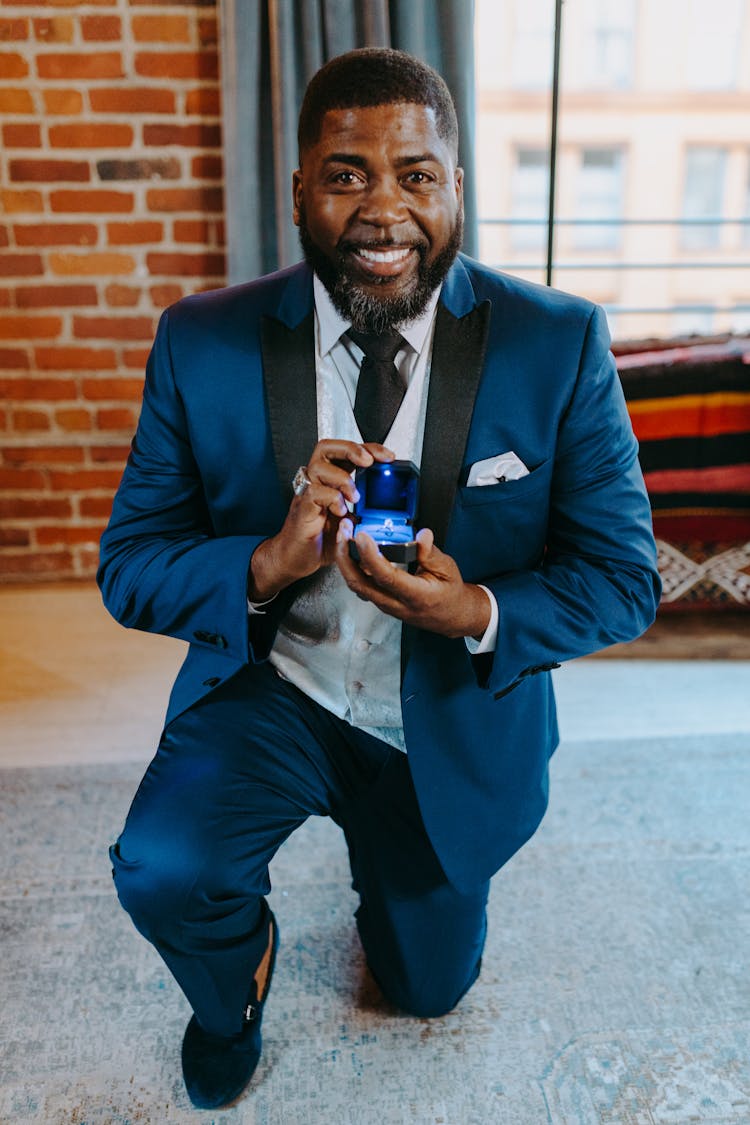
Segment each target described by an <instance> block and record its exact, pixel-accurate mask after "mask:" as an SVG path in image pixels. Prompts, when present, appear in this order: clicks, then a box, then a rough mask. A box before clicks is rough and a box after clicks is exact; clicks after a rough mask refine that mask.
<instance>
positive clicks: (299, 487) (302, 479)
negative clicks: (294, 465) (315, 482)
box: [292, 465, 312, 496]
mask: <svg viewBox="0 0 750 1125" xmlns="http://www.w3.org/2000/svg"><path fill="white" fill-rule="evenodd" d="M311 484H312V481H311V480H310V478H309V476H308V475H307V465H300V467H299V468H298V469H297V472H296V473H295V474H294V476H293V477H292V492H293V493H294V495H295V496H304V494H305V493H306V492H307V490H308V488H309V487H310V485H311Z"/></svg>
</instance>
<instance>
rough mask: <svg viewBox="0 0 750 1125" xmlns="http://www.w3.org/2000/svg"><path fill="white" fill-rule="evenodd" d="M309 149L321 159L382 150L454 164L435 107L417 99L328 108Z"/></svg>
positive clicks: (388, 154)
mask: <svg viewBox="0 0 750 1125" xmlns="http://www.w3.org/2000/svg"><path fill="white" fill-rule="evenodd" d="M309 152H310V154H311V155H312V154H314V155H316V156H318V157H321V158H325V156H326V155H328V154H329V153H334V152H339V153H350V154H352V155H355V154H357V153H359V154H363V155H364V154H372V153H374V152H379V153H381V154H383V155H385V156H390V157H391V158H393V157H397V156H405V155H408V156H424V155H427V154H430V155H431V156H432V157H433V158H434V159H436V160H438V161H440V162H441V163H444V164H446V165H449V166H452V165H453V163H454V161H453V158H452V155H451V151H450V148H449V146H448V145H447V144H446V142H445V141H444V140H443V138H442V137H441V136H440V134H439V132H438V128H437V120H436V117H435V111H434V109H433V108H432V106H428V105H418V104H415V103H414V102H388V103H386V104H385V105H375V106H353V107H351V108H348V109H329V110H328V111H327V112H326V113H325V114H324V116H323V120H322V122H321V127H320V136H319V138H318V140H317V141H316V143H315V144H314V145H312V146H311V148H310V150H309Z"/></svg>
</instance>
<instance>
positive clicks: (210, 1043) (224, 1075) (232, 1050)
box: [182, 912, 279, 1109]
mask: <svg viewBox="0 0 750 1125" xmlns="http://www.w3.org/2000/svg"><path fill="white" fill-rule="evenodd" d="M269 914H270V920H271V925H272V927H273V942H272V945H271V960H270V962H269V965H268V976H267V977H266V987H265V991H264V993H263V999H262V1000H260V1001H259V1000H257V999H256V995H255V987H256V986H255V981H253V985H252V992H251V996H250V1001H249V1003H248V1005H247V1009H246V1011H245V1025H244V1027H243V1028H242V1031H241V1032H240V1033H239V1034H238V1035H230V1036H223V1035H211V1033H210V1032H208V1031H204V1030H203V1028H202V1027H201V1025H200V1024H199V1023H198V1020H197V1019H196V1018H195V1016H193V1017H192V1019H191V1020H190V1023H189V1024H188V1025H187V1028H186V1030H185V1038H184V1039H183V1041H182V1076H183V1078H184V1079H185V1086H186V1088H187V1092H188V1095H189V1097H190V1101H191V1102H192V1103H193V1105H194V1106H196V1107H197V1108H198V1109H219V1108H220V1107H221V1106H224V1105H228V1104H229V1102H232V1101H234V1099H235V1098H237V1097H239V1095H240V1094H241V1093H242V1091H243V1090H244V1089H245V1087H246V1086H247V1084H248V1082H249V1081H250V1079H251V1078H252V1076H253V1074H254V1073H255V1068H256V1067H257V1065H258V1062H259V1060H260V1051H261V1043H262V1040H261V1033H260V1025H261V1021H262V1019H263V1008H264V1005H265V1003H266V1000H267V999H268V990H269V989H270V987H271V977H272V976H273V970H274V965H275V964H276V950H277V949H278V947H279V928H278V926H277V925H276V919H275V918H274V916H273V914H271V913H270V912H269Z"/></svg>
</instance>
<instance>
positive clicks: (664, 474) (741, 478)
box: [617, 339, 750, 610]
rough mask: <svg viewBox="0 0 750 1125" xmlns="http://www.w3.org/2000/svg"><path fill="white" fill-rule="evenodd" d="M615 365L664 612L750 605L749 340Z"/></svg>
mask: <svg viewBox="0 0 750 1125" xmlns="http://www.w3.org/2000/svg"><path fill="white" fill-rule="evenodd" d="M617 365H618V369H619V372H620V378H621V380H622V385H623V389H624V391H625V397H626V399H627V404H628V411H629V413H630V417H631V421H632V423H633V429H634V430H635V434H636V437H637V438H638V441H639V443H640V462H641V467H642V469H643V473H644V476H645V480H646V487H647V488H648V491H649V496H650V498H651V507H652V510H653V518H654V531H655V533H656V537H657V543H658V547H659V571H660V573H661V576H662V579H663V583H664V592H663V595H662V603H661V608H662V610H665V609H666V610H669V609H678V610H685V609H713V610H716V609H723V610H738V609H750V340H746V339H745V340H743V339H734V340H732V341H729V342H727V343H724V344H718V345H717V344H713V345H711V344H704V345H700V344H698V345H695V346H693V347H682V348H670V349H666V350H663V351H655V352H643V353H637V352H636V353H631V354H628V355H622V356H619V357H618V360H617Z"/></svg>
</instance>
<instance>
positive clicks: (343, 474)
mask: <svg viewBox="0 0 750 1125" xmlns="http://www.w3.org/2000/svg"><path fill="white" fill-rule="evenodd" d="M307 475H308V477H309V478H310V480H311V481H312V482H313V483H318V484H320V485H323V486H324V487H325V488H328V489H331V490H335V491H336V492H338V493H339V494H340V495H341V496H343V497H345V499H347V500H349V502H350V503H352V504H356V502H357V500H359V490H358V488H357V486H356V485H355V483H354V481H353V480H352V478H351V476H350V475H349V473H348V472H347V471H346V469H342V468H339V467H338V466H337V465H332V464H330V463H329V462H325V461H324V462H321V463H320V465H312V464H311V465H308V467H307Z"/></svg>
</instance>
